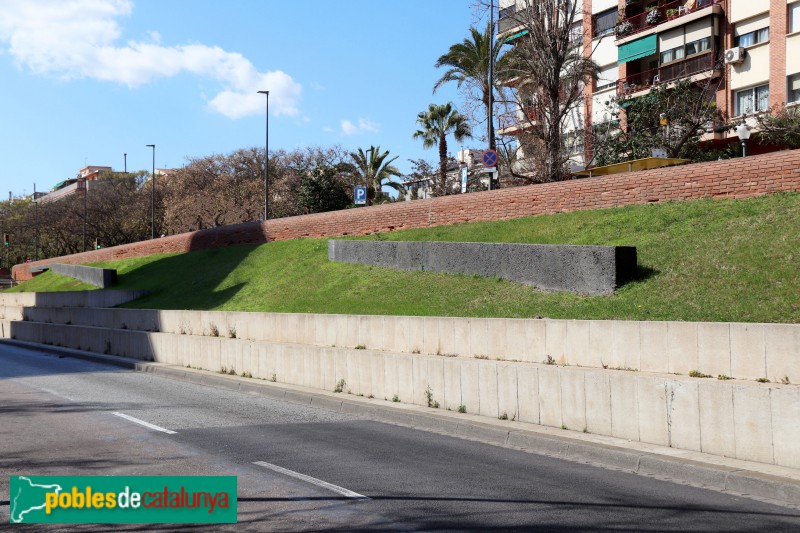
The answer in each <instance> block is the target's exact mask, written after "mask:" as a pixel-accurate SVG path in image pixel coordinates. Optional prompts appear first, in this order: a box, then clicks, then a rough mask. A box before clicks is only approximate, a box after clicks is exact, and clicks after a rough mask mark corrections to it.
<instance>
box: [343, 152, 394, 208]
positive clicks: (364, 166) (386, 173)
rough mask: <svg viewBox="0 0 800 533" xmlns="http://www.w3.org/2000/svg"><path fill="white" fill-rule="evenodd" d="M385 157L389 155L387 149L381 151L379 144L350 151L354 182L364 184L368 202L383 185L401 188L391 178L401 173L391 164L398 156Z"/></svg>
mask: <svg viewBox="0 0 800 533" xmlns="http://www.w3.org/2000/svg"><path fill="white" fill-rule="evenodd" d="M367 154H369V155H367ZM387 157H389V150H386V151H385V152H383V153H381V147H380V146H370V147H369V148H367V149H366V150H362V149H361V148H359V149H358V151H356V152H351V153H350V158H351V159H352V160H353V166H352V171H353V175H354V177H355V182H356V183H359V184H364V185H366V187H367V201H368V202H369V203H370V204H371V203H372V202H373V199H374V198H376V197H377V196H378V195H379V194H380V193H381V191H383V188H384V187H391V188H392V189H394V190H396V191H400V190H401V189H402V188H403V186H402V185H401V184H400V183H398V182H396V181H393V180H392V178H394V177H400V176H401V175H402V174H401V172H400V170H398V168H397V167H395V166H394V165H392V162H394V160H395V159H397V157H398V156H395V157H393V158H391V159H389V160H388V161H387V160H386V158H387Z"/></svg>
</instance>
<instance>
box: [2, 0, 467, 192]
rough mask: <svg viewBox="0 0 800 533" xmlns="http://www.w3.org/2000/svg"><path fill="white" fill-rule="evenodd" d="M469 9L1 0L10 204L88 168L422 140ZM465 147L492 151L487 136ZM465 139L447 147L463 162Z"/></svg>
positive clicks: (417, 0)
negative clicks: (440, 65) (421, 115)
mask: <svg viewBox="0 0 800 533" xmlns="http://www.w3.org/2000/svg"><path fill="white" fill-rule="evenodd" d="M471 5H472V2H470V1H469V0H403V1H396V0H304V1H299V0H290V1H286V0H284V1H276V0H260V1H258V0H226V1H223V0H215V1H212V0H191V1H189V0H184V1H177V0H130V1H128V0H42V1H38V0H2V10H0V80H2V83H0V95H2V98H0V102H2V103H1V104H0V105H1V106H2V107H1V108H0V110H1V114H0V117H2V125H3V127H2V128H0V154H1V155H2V166H0V168H2V173H0V195H1V196H3V197H4V196H5V195H6V194H7V193H8V191H12V192H13V193H14V194H15V195H17V194H22V193H26V194H30V193H31V192H32V191H33V184H34V183H36V189H37V190H40V191H41V190H49V189H50V188H52V186H53V185H55V184H56V183H58V182H59V181H61V180H63V179H65V178H69V177H73V176H74V175H75V174H76V172H77V170H78V169H79V168H80V167H82V166H84V165H85V164H89V165H107V166H112V167H114V169H115V170H122V168H123V153H127V154H128V156H127V161H128V170H129V171H132V170H139V169H149V168H150V167H151V164H152V163H151V157H152V156H151V152H150V148H146V147H145V145H146V144H155V145H156V167H159V168H162V167H166V168H172V167H180V166H181V165H182V164H184V163H185V161H186V158H187V157H198V156H204V155H209V154H213V153H227V152H231V151H233V150H236V149H238V148H244V147H250V146H263V144H264V108H265V101H264V96H263V95H257V94H255V91H257V90H260V89H263V90H270V120H269V122H270V124H269V127H270V149H271V150H274V149H278V148H285V149H292V148H295V147H300V146H307V145H320V146H329V145H334V144H341V145H342V146H344V147H345V148H347V149H355V148H357V147H369V146H370V145H371V144H375V145H380V146H381V148H383V149H388V150H390V152H391V154H392V155H398V156H400V157H399V159H398V160H397V161H396V164H397V165H398V166H399V167H400V169H401V170H402V171H404V172H406V171H408V170H409V168H410V165H409V164H408V161H407V160H408V159H409V158H419V157H425V158H427V159H428V160H430V161H434V160H435V159H436V157H437V156H436V153H435V150H423V149H422V145H421V142H420V141H414V140H413V139H412V138H411V135H412V133H413V132H414V130H415V129H416V123H415V121H416V115H417V113H418V112H420V111H422V110H424V109H425V108H426V107H427V105H428V104H429V103H431V102H437V103H443V102H446V101H453V102H454V103H455V104H456V105H457V106H459V107H460V106H461V99H460V96H459V94H458V93H457V91H456V88H455V86H453V87H445V88H443V89H442V90H440V91H438V92H437V94H436V95H433V94H432V92H431V91H432V87H433V84H434V82H435V81H436V80H437V79H438V78H439V77H440V76H441V74H442V72H441V71H439V70H437V69H435V68H434V67H433V64H434V62H435V61H436V58H437V57H438V56H439V55H441V54H442V53H444V52H446V51H447V49H448V48H449V46H450V45H451V44H453V43H456V42H459V41H461V40H462V39H464V38H465V37H466V36H467V33H468V28H469V26H470V24H472V23H475V22H476V21H475V15H474V13H473V9H472V7H471ZM468 146H472V147H476V148H478V147H480V143H479V142H478V141H473V142H471V143H470V144H469V145H468ZM457 150H458V146H456V145H455V143H454V142H452V140H451V143H450V151H451V152H452V153H453V154H455V152H456V151H457Z"/></svg>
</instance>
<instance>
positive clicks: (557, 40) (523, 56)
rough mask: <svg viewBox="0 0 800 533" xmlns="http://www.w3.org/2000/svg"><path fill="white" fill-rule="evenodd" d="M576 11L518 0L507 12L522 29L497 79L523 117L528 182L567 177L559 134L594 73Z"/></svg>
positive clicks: (539, 0)
mask: <svg viewBox="0 0 800 533" xmlns="http://www.w3.org/2000/svg"><path fill="white" fill-rule="evenodd" d="M579 14H580V11H579V8H578V3H577V2H575V1H570V2H567V1H564V0H535V1H534V0H531V1H526V2H522V1H518V2H517V8H516V10H515V12H514V13H513V14H510V15H508V16H509V17H511V18H512V19H513V20H514V23H515V25H516V26H517V27H519V28H521V29H520V31H519V32H518V34H519V35H518V36H517V37H516V38H515V39H514V41H513V45H514V48H513V49H512V50H511V51H509V52H508V53H507V55H506V56H507V59H506V61H505V62H504V65H503V68H502V69H501V70H500V71H498V77H499V79H500V80H501V81H503V82H504V83H505V84H506V85H512V84H513V85H514V89H512V90H506V91H504V93H505V94H504V102H505V104H506V105H508V106H509V108H512V109H514V110H515V111H516V110H519V112H520V113H521V114H522V115H523V117H524V119H523V122H522V124H521V127H522V128H521V129H522V132H521V134H520V140H519V142H520V144H521V145H522V146H523V150H524V151H525V155H526V158H531V157H533V160H534V165H535V166H534V167H533V169H531V171H532V174H533V175H532V176H530V177H529V178H528V179H529V180H530V181H539V182H541V181H558V180H561V179H564V178H565V177H566V176H567V162H568V161H569V154H568V151H567V150H566V148H565V141H564V132H565V130H566V129H567V126H568V125H569V120H570V115H571V114H572V113H575V111H576V109H577V108H578V107H579V106H581V105H582V101H583V94H584V87H585V86H586V84H588V83H590V82H591V81H592V79H593V77H594V76H596V73H597V66H596V65H595V63H594V62H593V61H592V59H591V54H590V53H588V51H584V50H583V38H582V35H583V30H582V29H581V28H580V26H579V22H578V15H579ZM576 28H578V30H579V31H577V32H576ZM575 129H582V124H576V125H575Z"/></svg>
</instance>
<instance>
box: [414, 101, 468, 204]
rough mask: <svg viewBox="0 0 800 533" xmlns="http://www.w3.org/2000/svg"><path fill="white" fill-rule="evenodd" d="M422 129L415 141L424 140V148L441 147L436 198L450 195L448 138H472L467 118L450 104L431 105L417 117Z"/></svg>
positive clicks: (457, 139) (435, 189) (458, 139)
mask: <svg viewBox="0 0 800 533" xmlns="http://www.w3.org/2000/svg"><path fill="white" fill-rule="evenodd" d="M417 124H419V126H420V129H419V130H417V131H415V132H414V138H415V139H422V146H423V147H424V148H432V147H434V146H438V147H439V177H438V179H437V183H436V184H435V187H434V192H435V194H436V196H442V195H445V194H447V193H448V190H447V136H448V135H450V134H451V133H452V134H453V136H454V137H455V139H456V141H459V142H460V141H462V140H464V139H466V138H468V137H472V130H471V129H470V127H469V122H468V121H467V117H465V116H464V115H462V114H461V113H459V112H458V111H456V110H455V109H454V108H453V104H452V103H450V102H448V103H446V104H444V105H438V104H430V105H429V106H428V110H427V111H422V112H420V113H419V114H418V115H417Z"/></svg>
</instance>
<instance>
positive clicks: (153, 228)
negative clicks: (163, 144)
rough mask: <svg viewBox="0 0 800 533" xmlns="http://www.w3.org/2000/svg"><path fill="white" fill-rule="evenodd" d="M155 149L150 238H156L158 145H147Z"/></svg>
mask: <svg viewBox="0 0 800 533" xmlns="http://www.w3.org/2000/svg"><path fill="white" fill-rule="evenodd" d="M145 146H147V147H148V148H152V149H153V172H152V173H151V174H150V238H151V239H155V238H156V145H155V144H146V145H145Z"/></svg>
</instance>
